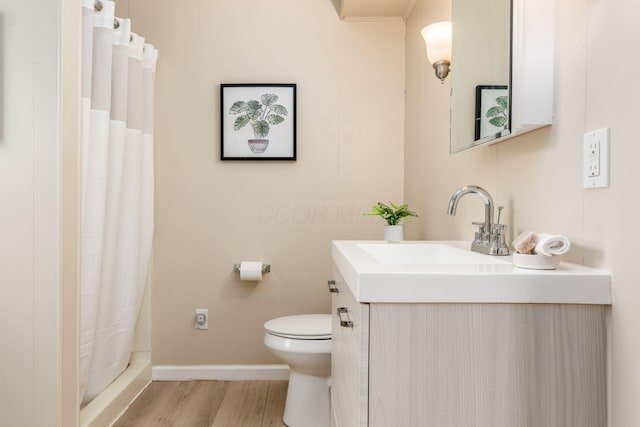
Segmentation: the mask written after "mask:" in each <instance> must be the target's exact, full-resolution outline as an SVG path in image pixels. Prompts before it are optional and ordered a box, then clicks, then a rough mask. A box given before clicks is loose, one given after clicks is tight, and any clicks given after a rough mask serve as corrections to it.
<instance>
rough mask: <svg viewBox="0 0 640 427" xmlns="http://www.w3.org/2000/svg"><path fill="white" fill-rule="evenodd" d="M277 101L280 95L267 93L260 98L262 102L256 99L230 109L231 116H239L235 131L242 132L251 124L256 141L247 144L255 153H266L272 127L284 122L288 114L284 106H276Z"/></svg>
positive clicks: (234, 127) (241, 102) (239, 103)
mask: <svg viewBox="0 0 640 427" xmlns="http://www.w3.org/2000/svg"><path fill="white" fill-rule="evenodd" d="M277 101H278V95H274V94H272V93H265V94H264V95H262V96H261V97H260V101H256V100H255V99H252V100H250V101H248V102H244V101H237V102H234V103H233V105H232V106H231V108H230V109H229V114H233V115H237V114H239V116H238V117H237V118H236V120H235V122H234V123H233V129H234V130H240V129H242V128H243V127H245V126H246V125H247V124H251V127H252V129H253V135H254V136H255V139H249V140H248V141H247V142H248V143H249V149H250V150H251V152H253V153H264V152H265V150H266V149H267V147H268V146H269V140H268V139H266V137H267V135H269V130H270V126H275V125H277V124H280V123H282V122H284V119H285V117H284V116H286V115H287V114H288V112H287V109H286V108H285V107H284V106H282V105H280V104H276V102H277Z"/></svg>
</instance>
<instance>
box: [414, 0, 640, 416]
mask: <svg viewBox="0 0 640 427" xmlns="http://www.w3.org/2000/svg"><path fill="white" fill-rule="evenodd" d="M449 9H450V3H449V2H448V1H447V0H443V1H441V2H437V4H434V2H430V1H426V0H419V1H418V4H417V6H416V9H415V11H414V13H413V15H412V16H411V17H410V19H409V21H408V23H407V82H406V83H407V104H406V129H405V132H406V152H405V158H406V175H405V196H406V201H407V202H408V203H410V204H412V205H413V206H415V207H416V208H418V209H419V211H420V212H421V213H422V214H423V215H422V220H421V221H420V222H419V223H416V224H415V227H414V228H412V234H413V237H415V238H421V239H424V238H426V239H465V240H468V239H470V238H471V237H472V235H473V231H474V230H473V227H472V226H471V225H470V224H469V223H470V221H472V220H479V219H481V217H482V207H481V205H480V201H479V200H474V199H473V198H472V197H470V198H469V199H468V200H465V201H463V202H462V204H461V205H460V209H458V216H457V217H453V218H451V217H447V216H446V215H445V209H446V205H447V202H448V200H449V197H450V196H451V194H452V193H453V192H454V191H455V190H456V188H458V187H459V186H461V185H465V184H477V185H480V186H483V187H485V188H486V189H487V190H489V191H490V192H491V194H492V195H493V196H494V200H495V201H496V203H497V204H503V205H504V206H505V207H506V209H505V213H506V223H507V224H508V225H509V226H510V227H511V232H512V233H514V232H515V233H518V232H520V231H522V230H524V229H532V230H537V231H549V232H558V233H564V234H566V235H567V236H569V238H570V239H571V240H572V242H573V247H572V249H571V251H570V253H569V254H568V256H567V259H568V260H569V261H572V262H577V263H584V264H585V265H588V266H592V267H602V268H606V269H608V270H609V271H611V272H612V274H613V284H612V287H613V296H614V306H613V314H612V322H611V331H612V359H611V367H612V376H611V397H612V405H611V414H610V417H611V420H612V424H611V425H612V426H615V427H627V426H628V427H634V426H636V425H637V423H638V419H640V408H639V407H638V405H637V396H638V393H637V390H638V389H639V388H640V363H638V361H639V360H640V340H638V327H637V326H638V325H639V324H640V288H639V287H638V283H639V281H640V280H639V279H640V274H639V273H638V270H637V268H636V267H635V265H634V264H637V261H635V260H634V256H635V254H636V253H637V250H636V238H635V235H636V234H637V233H635V231H634V230H635V228H636V223H637V210H638V209H640V192H639V191H638V190H637V183H638V182H640V169H639V168H638V167H636V166H635V165H634V163H633V162H634V159H636V158H638V157H639V156H640V144H638V143H637V141H636V140H637V135H636V132H635V130H636V129H635V128H636V127H637V117H638V116H640V105H639V104H638V103H637V99H636V98H637V94H638V93H640V77H639V76H640V71H639V70H640V57H639V56H638V54H637V48H636V46H635V44H636V41H637V40H638V39H639V38H640V27H638V25H637V22H635V18H634V17H637V16H639V15H640V3H638V2H636V1H633V0H627V1H625V0H616V1H612V2H607V3H606V4H605V3H602V2H599V1H596V0H568V1H557V2H556V6H555V11H554V18H555V26H554V30H555V96H554V124H553V126H552V127H550V128H545V129H542V130H538V131H535V132H532V133H530V134H526V135H523V136H520V137H517V138H514V139H513V140H509V141H506V142H503V143H500V144H497V145H494V146H490V147H482V148H479V149H476V150H471V151H466V152H463V153H460V154H456V155H454V156H449V155H448V153H447V152H448V129H447V127H448V120H447V115H448V108H449V104H448V99H447V98H448V87H447V84H445V87H442V86H441V85H440V83H439V82H438V81H437V80H436V79H435V78H434V77H433V76H432V73H431V72H430V70H427V66H428V64H426V62H427V60H426V57H425V55H424V52H423V51H422V50H420V49H418V46H419V45H420V43H422V42H421V40H420V39H419V29H420V28H422V26H424V25H426V24H427V23H430V22H433V21H435V20H440V19H444V18H446V17H447V15H448V14H449V13H450V10H449ZM611 58H619V59H620V63H621V64H624V66H620V67H616V70H615V71H613V72H612V71H611V68H610V66H609V65H610V59H611ZM453 69H454V72H455V64H453ZM426 99H428V102H426ZM425 118H426V120H425ZM600 127H610V128H611V187H610V188H608V189H601V190H584V189H583V188H582V178H581V172H582V161H581V158H582V157H581V156H582V151H581V150H582V135H583V133H584V132H586V131H589V130H593V129H598V128H600Z"/></svg>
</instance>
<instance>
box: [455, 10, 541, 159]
mask: <svg viewBox="0 0 640 427" xmlns="http://www.w3.org/2000/svg"><path fill="white" fill-rule="evenodd" d="M550 10H553V0H453V3H452V11H451V14H452V21H453V50H452V57H451V68H452V72H451V132H450V153H451V154H453V153H457V152H460V151H463V150H466V149H469V148H473V147H477V146H479V145H483V144H492V143H495V142H499V141H502V140H505V139H508V138H511V137H514V136H516V135H519V134H522V133H525V132H528V131H531V130H533V129H537V128H539V127H542V126H547V125H549V124H551V117H552V105H553V22H552V20H553V14H552V13H549V11H550Z"/></svg>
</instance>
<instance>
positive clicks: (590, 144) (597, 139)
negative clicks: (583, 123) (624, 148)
mask: <svg viewBox="0 0 640 427" xmlns="http://www.w3.org/2000/svg"><path fill="white" fill-rule="evenodd" d="M582 174H583V184H584V188H602V187H608V186H609V128H603V129H598V130H595V131H592V132H587V133H585V134H584V140H583V169H582Z"/></svg>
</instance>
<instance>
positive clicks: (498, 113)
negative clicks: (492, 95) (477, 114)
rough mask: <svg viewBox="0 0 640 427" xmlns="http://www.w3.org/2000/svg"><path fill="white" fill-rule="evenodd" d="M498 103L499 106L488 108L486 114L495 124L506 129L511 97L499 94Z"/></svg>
mask: <svg viewBox="0 0 640 427" xmlns="http://www.w3.org/2000/svg"><path fill="white" fill-rule="evenodd" d="M496 103H497V104H498V105H497V106H495V107H491V108H489V109H488V110H487V113H486V116H487V118H488V119H489V123H491V124H492V125H493V126H495V127H497V128H502V129H506V128H507V123H508V122H509V120H508V119H509V117H508V114H509V98H508V97H507V96H499V97H497V98H496Z"/></svg>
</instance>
